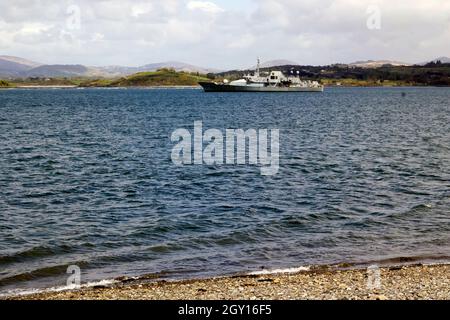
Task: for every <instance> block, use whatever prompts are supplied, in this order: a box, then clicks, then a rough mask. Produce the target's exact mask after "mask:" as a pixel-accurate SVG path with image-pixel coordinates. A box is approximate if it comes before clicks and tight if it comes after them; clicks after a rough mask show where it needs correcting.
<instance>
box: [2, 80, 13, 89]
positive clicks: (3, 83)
mask: <svg viewBox="0 0 450 320" xmlns="http://www.w3.org/2000/svg"><path fill="white" fill-rule="evenodd" d="M10 87H12V85H11V84H10V83H9V82H8V81H5V80H0V88H10Z"/></svg>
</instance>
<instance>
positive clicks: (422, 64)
mask: <svg viewBox="0 0 450 320" xmlns="http://www.w3.org/2000/svg"><path fill="white" fill-rule="evenodd" d="M437 61H440V62H442V63H450V58H449V57H439V58H436V59H434V60H431V61H427V62H421V63H418V65H419V66H424V65H426V64H427V63H430V62H435V63H436V62H437Z"/></svg>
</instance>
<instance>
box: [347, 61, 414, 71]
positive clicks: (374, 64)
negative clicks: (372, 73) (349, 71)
mask: <svg viewBox="0 0 450 320" xmlns="http://www.w3.org/2000/svg"><path fill="white" fill-rule="evenodd" d="M348 65H349V66H353V67H358V68H367V69H372V68H380V67H382V66H385V65H392V66H396V67H398V66H410V65H411V64H410V63H405V62H399V61H392V60H367V61H356V62H352V63H349V64H348Z"/></svg>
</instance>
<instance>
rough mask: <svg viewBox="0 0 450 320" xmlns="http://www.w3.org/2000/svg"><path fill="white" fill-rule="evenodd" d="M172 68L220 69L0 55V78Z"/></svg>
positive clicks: (114, 74)
mask: <svg viewBox="0 0 450 320" xmlns="http://www.w3.org/2000/svg"><path fill="white" fill-rule="evenodd" d="M163 68H166V69H174V70H175V71H185V72H198V73H201V74H207V73H216V72H219V71H220V70H218V69H210V68H204V67H199V66H195V65H192V64H188V63H184V62H179V61H167V62H158V63H150V64H146V65H143V66H140V67H127V66H106V67H90V66H84V65H80V64H74V65H58V64H54V65H53V64H50V65H45V64H42V63H38V62H34V61H30V60H26V59H23V58H19V57H13V56H0V78H28V77H68V78H69V77H108V78H113V77H122V76H127V75H131V74H134V73H137V72H152V71H156V70H158V69H163Z"/></svg>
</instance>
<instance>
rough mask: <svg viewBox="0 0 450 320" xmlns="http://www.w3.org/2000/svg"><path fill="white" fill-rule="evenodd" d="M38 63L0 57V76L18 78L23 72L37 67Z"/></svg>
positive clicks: (10, 57) (17, 58)
mask: <svg viewBox="0 0 450 320" xmlns="http://www.w3.org/2000/svg"><path fill="white" fill-rule="evenodd" d="M40 65H41V64H40V63H38V62H34V61H30V60H26V59H23V58H19V57H12V56H0V76H1V77H19V76H21V75H22V74H24V73H25V72H27V71H29V70H31V69H33V68H36V67H39V66H40Z"/></svg>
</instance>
